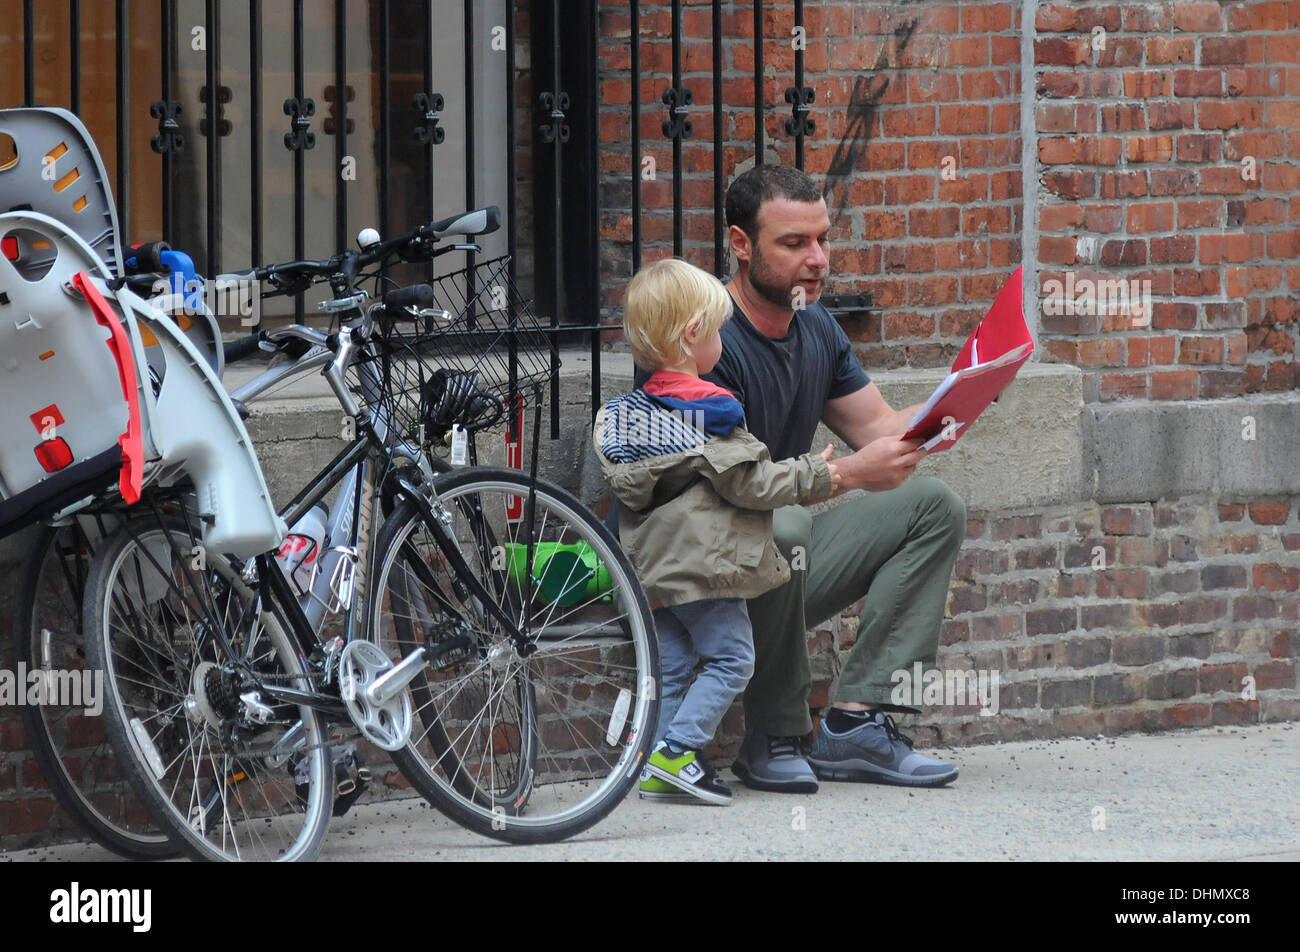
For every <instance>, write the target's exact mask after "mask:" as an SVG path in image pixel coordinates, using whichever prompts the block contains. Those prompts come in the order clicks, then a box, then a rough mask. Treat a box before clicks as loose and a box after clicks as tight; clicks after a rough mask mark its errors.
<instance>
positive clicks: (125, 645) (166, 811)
mask: <svg viewBox="0 0 1300 952" xmlns="http://www.w3.org/2000/svg"><path fill="white" fill-rule="evenodd" d="M195 545H196V540H195V538H194V536H193V535H192V534H191V533H190V532H188V531H187V530H186V529H184V528H182V527H181V526H180V525H176V524H171V523H168V524H167V525H166V526H165V527H164V526H163V525H162V524H160V523H159V522H158V521H156V520H144V521H140V522H135V523H130V524H128V525H127V526H124V527H123V528H122V529H121V530H120V531H118V532H117V533H116V534H114V535H113V536H112V538H110V539H109V540H108V541H107V542H106V543H105V544H104V546H103V548H102V549H101V550H100V552H99V553H97V555H96V558H95V560H94V562H93V564H92V567H91V572H90V577H89V579H88V581H87V588H86V600H85V609H84V613H85V614H84V617H85V619H86V623H87V632H86V636H87V654H88V656H89V657H90V660H91V661H92V663H93V664H95V665H96V666H97V667H98V668H100V670H102V671H104V694H105V704H104V716H105V718H106V719H107V723H106V727H107V731H108V735H109V740H110V742H111V743H112V744H113V746H114V749H115V750H116V751H117V753H118V756H119V757H120V758H121V761H122V768H123V771H124V772H125V773H126V775H127V779H128V780H129V781H130V782H131V784H132V787H133V788H134V789H135V791H136V794H137V796H139V797H140V799H141V801H143V802H144V804H145V805H146V807H148V808H149V810H150V812H151V813H152V814H153V816H154V819H155V821H157V822H158V824H159V825H160V826H161V827H163V828H164V829H166V830H167V832H168V834H169V835H170V836H171V838H172V840H173V842H175V843H176V844H177V845H178V846H179V847H180V848H181V849H182V850H183V851H184V852H185V853H187V854H188V855H189V856H191V857H192V858H195V859H203V860H272V859H274V860H307V859H311V858H313V857H314V856H315V855H316V853H317V852H318V851H319V849H320V847H321V844H322V843H323V842H324V838H325V833H326V829H327V827H328V823H329V817H330V814H331V811H332V806H333V799H334V788H333V769H332V765H331V762H330V757H329V748H328V741H327V735H326V731H325V728H324V724H323V722H322V719H321V717H320V715H319V714H318V712H316V711H315V710H314V709H312V708H310V707H308V706H306V705H304V704H297V705H286V704H277V705H273V707H272V711H271V715H272V720H271V721H270V724H269V726H268V725H265V724H259V723H258V722H257V721H256V720H255V718H254V716H253V714H252V713H251V711H250V709H249V707H247V706H243V705H244V702H243V701H242V700H241V699H240V695H241V693H244V692H246V691H248V690H250V689H251V690H256V684H257V683H258V682H267V681H274V682H275V683H285V684H288V685H289V686H292V687H297V688H299V689H303V690H307V689H309V688H310V682H309V679H308V674H309V672H308V668H307V664H306V662H305V661H304V660H303V659H302V658H301V657H300V656H299V654H298V652H297V650H296V648H295V646H294V644H293V643H292V641H291V639H290V638H289V637H288V635H287V634H286V632H285V629H284V627H283V625H282V624H281V622H280V620H279V619H278V618H277V617H276V616H275V614H274V613H273V612H270V611H267V610H265V609H261V610H259V611H258V613H257V621H256V623H255V624H253V623H252V618H251V616H252V612H251V610H250V606H251V605H252V604H253V600H254V599H255V597H256V596H255V594H254V593H253V592H252V591H251V590H250V589H249V588H248V586H247V585H246V584H245V583H244V582H243V581H242V580H241V579H240V577H239V574H238V573H237V572H236V571H235V569H234V568H233V567H232V566H231V565H230V564H229V563H228V562H227V561H226V560H225V559H223V558H215V557H214V558H211V559H206V560H205V563H206V564H205V563H199V562H196V561H195V558H197V557H196V556H194V553H195V552H196V551H201V550H196V549H195V548H194V547H195ZM182 586H184V588H185V591H183V590H182ZM205 602H206V603H205ZM259 605H260V603H259ZM244 617H247V618H248V619H249V623H248V624H239V625H236V624H232V619H239V618H244ZM218 624H219V625H221V626H222V628H223V629H224V630H225V635H226V638H227V640H228V641H229V643H230V644H231V649H232V650H231V653H230V655H231V656H227V654H226V652H224V651H223V650H222V648H221V647H220V642H219V640H218V639H217V638H216V637H215V636H214V635H213V634H212V629H214V628H215V626H216V625H218ZM236 657H238V658H239V659H240V660H235V658H236ZM268 703H269V702H268ZM296 730H300V737H301V741H300V743H299V744H298V746H296V747H294V746H292V745H291V744H290V743H289V741H288V738H289V737H291V736H292V735H293V733H294V732H295V731H296ZM295 771H297V776H295Z"/></svg>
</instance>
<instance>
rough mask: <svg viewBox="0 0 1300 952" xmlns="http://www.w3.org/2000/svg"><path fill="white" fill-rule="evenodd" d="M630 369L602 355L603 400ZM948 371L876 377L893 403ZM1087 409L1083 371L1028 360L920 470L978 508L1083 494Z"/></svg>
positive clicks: (824, 439)
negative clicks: (961, 432) (1083, 426)
mask: <svg viewBox="0 0 1300 952" xmlns="http://www.w3.org/2000/svg"><path fill="white" fill-rule="evenodd" d="M588 360H589V358H588ZM632 371H633V366H632V359H631V356H630V355H627V354H602V355H601V381H600V383H601V395H602V399H608V398H609V397H612V396H614V395H616V394H618V393H623V392H626V391H627V390H628V389H630V388H631V386H632ZM947 375H948V374H947V371H945V370H941V369H935V370H891V371H882V372H880V373H877V374H872V376H871V379H872V382H874V383H875V384H876V386H877V387H879V388H880V392H881V394H882V395H883V396H884V398H885V400H886V401H888V402H889V404H890V405H891V406H894V407H904V406H909V405H910V404H913V403H919V402H921V401H923V400H925V399H926V398H927V397H929V396H930V394H931V393H933V392H934V388H935V387H936V386H938V384H939V383H940V382H941V381H942V380H943V379H944V377H946V376H947ZM1082 412H1083V374H1082V373H1081V372H1080V371H1079V369H1078V368H1077V367H1072V366H1070V365H1068V364H1029V365H1027V366H1025V367H1023V368H1022V369H1021V371H1020V373H1019V375H1018V376H1017V377H1016V380H1015V382H1014V383H1012V384H1011V386H1010V387H1008V388H1007V389H1006V391H1004V392H1003V394H1002V396H1001V398H1000V399H999V400H998V402H997V403H995V404H993V405H992V406H991V407H989V408H988V409H987V410H985V411H984V413H983V414H982V415H981V416H980V418H979V420H977V421H976V422H975V424H974V425H973V427H972V428H971V432H970V434H969V435H967V436H963V437H962V438H961V440H960V441H958V443H957V445H956V446H954V447H953V448H952V449H950V450H947V451H945V452H943V453H936V454H935V455H934V456H932V457H930V458H929V459H927V460H925V461H924V462H923V463H922V464H921V465H920V466H919V467H918V468H917V472H918V473H922V474H924V475H927V476H937V477H938V478H940V479H942V480H943V481H944V482H946V483H947V484H948V485H949V486H951V487H952V488H953V489H954V490H955V491H956V492H957V493H958V494H959V495H960V496H961V497H962V499H964V500H965V501H966V505H967V507H969V508H970V509H972V510H985V509H1004V508H1009V507H1011V508H1014V507H1024V506H1033V505H1044V506H1047V505H1054V504H1057V503H1063V502H1073V501H1076V500H1079V499H1083V498H1084V478H1083V468H1082V466H1081V462H1082V459H1083V442H1082V435H1081V427H1080V416H1081V414H1082ZM827 443H834V444H835V445H836V447H837V454H838V453H843V452H847V451H848V448H847V447H846V446H845V445H844V443H843V442H842V441H840V440H839V439H838V438H836V437H835V435H834V434H832V433H831V432H830V431H829V430H828V429H826V427H824V426H821V427H818V429H817V436H816V438H815V439H814V441H813V445H814V447H822V446H825V445H826V444H827ZM590 465H591V466H594V465H595V457H594V455H593V456H592V457H591V460H590Z"/></svg>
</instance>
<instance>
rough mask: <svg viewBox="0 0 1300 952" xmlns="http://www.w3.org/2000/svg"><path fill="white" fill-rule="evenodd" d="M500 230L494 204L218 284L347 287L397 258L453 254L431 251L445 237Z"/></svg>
mask: <svg viewBox="0 0 1300 952" xmlns="http://www.w3.org/2000/svg"><path fill="white" fill-rule="evenodd" d="M500 227H501V209H500V208H499V207H497V206H496V205H491V206H488V207H487V208H479V209H476V210H475V211H471V212H464V213H463V214H460V215H453V216H452V217H451V218H444V219H443V220H441V221H436V222H431V223H430V224H427V225H422V226H420V227H419V228H417V229H415V230H414V231H412V232H411V233H410V234H406V235H401V236H400V237H397V238H393V239H390V240H389V241H384V242H380V243H377V244H374V245H371V246H370V247H368V248H365V249H363V250H361V251H352V250H350V249H349V250H347V251H341V252H339V253H338V254H336V255H334V256H333V257H330V258H325V259H323V260H320V261H307V260H304V261H288V262H285V263H284V264H275V265H269V266H267V267H264V268H254V269H252V270H249V271H241V272H234V273H231V274H223V275H218V277H217V279H216V280H218V281H222V280H225V281H250V280H254V281H268V282H270V283H271V284H273V285H275V286H276V292H277V293H280V294H294V293H297V292H298V291H300V290H305V289H306V287H307V286H308V285H310V284H311V283H312V282H314V281H315V280H317V279H319V278H333V277H335V276H336V275H337V276H340V277H341V278H342V280H343V282H345V283H346V286H347V287H349V288H350V287H351V286H352V283H353V282H354V281H355V280H356V276H357V274H358V273H359V272H360V270H361V269H362V268H365V267H367V266H369V265H372V264H375V263H377V262H381V261H385V260H387V259H389V258H391V257H393V256H394V255H400V256H401V257H402V258H404V259H405V260H407V261H420V260H426V259H431V258H436V257H437V256H438V255H441V254H446V253H447V252H449V251H455V250H456V247H455V246H452V247H447V248H433V247H431V246H432V244H433V243H435V242H437V241H439V240H440V239H442V238H444V237H446V236H447V235H486V234H491V233H492V232H494V231H496V230H497V229H498V228H500Z"/></svg>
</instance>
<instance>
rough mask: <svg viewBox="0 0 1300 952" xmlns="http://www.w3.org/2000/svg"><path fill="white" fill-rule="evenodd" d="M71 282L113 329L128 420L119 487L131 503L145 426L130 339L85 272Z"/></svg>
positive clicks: (136, 495)
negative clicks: (141, 415) (141, 413)
mask: <svg viewBox="0 0 1300 952" xmlns="http://www.w3.org/2000/svg"><path fill="white" fill-rule="evenodd" d="M72 283H73V285H74V286H75V287H76V288H77V290H78V291H80V292H81V294H82V296H83V297H84V298H85V299H86V303H88V304H89V305H90V309H91V310H92V311H94V312H95V319H96V320H97V321H99V323H100V324H102V325H103V326H105V327H107V328H109V329H110V330H111V331H112V332H113V336H112V338H110V339H109V340H108V341H107V344H108V349H109V350H110V351H112V354H113V360H114V362H115V363H116V364H117V373H118V377H119V378H120V379H121V381H122V396H123V397H125V398H126V406H127V422H126V432H125V433H123V434H122V436H121V438H120V439H119V440H118V441H117V445H118V446H119V447H121V449H122V470H121V475H120V476H119V477H118V487H119V488H120V490H121V492H122V498H123V499H125V500H126V504H127V505H128V506H129V505H132V504H134V503H136V502H138V501H139V500H140V489H141V487H142V486H143V484H144V436H143V433H144V428H143V425H142V424H141V421H140V394H139V392H138V391H137V390H136V384H135V359H134V358H133V357H132V356H131V341H130V338H128V337H127V335H126V329H125V328H124V327H122V322H121V321H120V320H118V317H117V315H116V314H115V313H113V309H112V308H111V307H109V305H108V302H107V301H105V300H104V296H103V295H102V294H100V293H99V289H98V288H96V287H95V285H94V284H92V283H91V281H90V277H89V276H88V275H87V274H86V272H84V271H79V272H78V273H77V274H76V275H75V276H74V277H73V279H72Z"/></svg>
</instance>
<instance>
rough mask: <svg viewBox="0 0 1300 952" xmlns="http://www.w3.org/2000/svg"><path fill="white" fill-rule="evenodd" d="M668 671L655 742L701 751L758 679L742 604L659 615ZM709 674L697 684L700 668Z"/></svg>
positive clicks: (713, 602)
mask: <svg viewBox="0 0 1300 952" xmlns="http://www.w3.org/2000/svg"><path fill="white" fill-rule="evenodd" d="M654 616H655V627H656V628H657V629H658V632H659V661H660V665H661V667H662V669H663V687H662V697H661V698H660V702H659V727H658V729H657V730H656V731H655V742H656V743H658V742H659V741H661V740H664V739H668V740H670V741H672V743H673V744H674V745H675V746H677V747H685V748H688V749H690V750H699V749H701V748H702V747H704V746H705V745H706V744H707V743H709V741H711V740H713V735H714V734H716V733H717V731H718V725H719V724H720V723H722V715H724V714H726V713H727V708H729V707H731V703H732V701H734V700H735V699H736V698H737V697H739V696H740V692H741V691H743V690H745V685H746V684H748V683H749V677H750V675H752V674H753V673H754V637H753V632H752V630H751V629H750V625H749V613H748V611H747V610H746V608H745V601H744V599H741V598H711V599H705V600H703V601H698V602H687V603H686V604H685V605H674V606H672V607H670V608H657V609H655V613H654ZM701 659H702V660H703V661H704V668H703V669H702V670H701V671H700V674H699V676H698V677H696V678H695V679H694V681H692V676H693V675H694V673H695V665H696V662H697V661H699V660H701Z"/></svg>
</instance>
